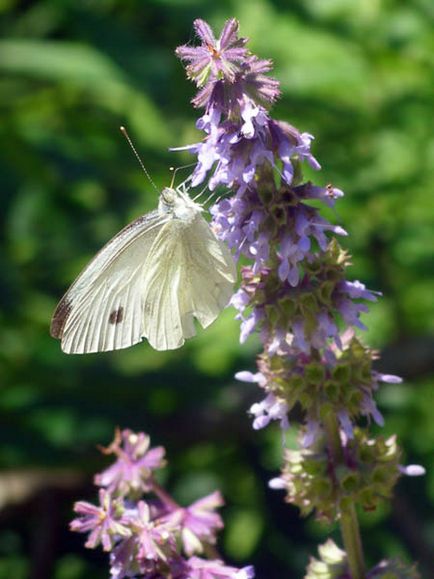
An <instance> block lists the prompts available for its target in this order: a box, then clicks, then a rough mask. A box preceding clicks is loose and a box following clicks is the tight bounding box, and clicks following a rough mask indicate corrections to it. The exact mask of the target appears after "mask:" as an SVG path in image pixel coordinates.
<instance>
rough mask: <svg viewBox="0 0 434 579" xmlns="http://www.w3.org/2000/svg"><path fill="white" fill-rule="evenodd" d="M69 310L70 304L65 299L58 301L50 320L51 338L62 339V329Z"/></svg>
mask: <svg viewBox="0 0 434 579" xmlns="http://www.w3.org/2000/svg"><path fill="white" fill-rule="evenodd" d="M71 309H72V306H71V302H69V301H67V300H65V299H62V300H60V302H59V303H58V305H57V308H56V310H55V312H54V314H53V318H52V320H51V326H50V334H51V335H52V336H53V338H58V339H59V340H60V339H62V334H63V328H64V327H65V322H66V320H67V318H68V316H69V313H70V312H71Z"/></svg>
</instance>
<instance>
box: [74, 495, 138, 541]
mask: <svg viewBox="0 0 434 579" xmlns="http://www.w3.org/2000/svg"><path fill="white" fill-rule="evenodd" d="M99 501H100V506H99V507H97V506H95V505H92V504H90V503H87V502H85V501H78V502H76V503H75V505H74V511H75V512H76V513H78V514H79V515H80V516H79V517H78V518H77V519H74V520H73V521H71V523H70V529H71V531H76V532H78V533H87V532H89V531H90V534H89V537H88V539H87V541H86V543H85V545H86V547H87V548H88V549H95V547H97V546H98V545H99V544H100V543H101V544H102V546H103V549H104V551H110V550H111V549H112V547H113V544H114V543H115V542H116V541H117V540H118V539H119V538H121V537H124V538H125V537H129V536H130V535H131V531H130V530H129V529H128V526H127V525H126V524H125V521H123V520H122V517H121V514H119V512H120V513H122V511H123V508H122V504H121V502H120V500H119V499H112V497H111V495H110V493H109V492H108V491H106V490H104V489H101V490H100V491H99Z"/></svg>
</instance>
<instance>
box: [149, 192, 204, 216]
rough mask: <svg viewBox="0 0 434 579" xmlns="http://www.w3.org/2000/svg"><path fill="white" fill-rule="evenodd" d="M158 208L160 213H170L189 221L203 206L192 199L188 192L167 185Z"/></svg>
mask: <svg viewBox="0 0 434 579" xmlns="http://www.w3.org/2000/svg"><path fill="white" fill-rule="evenodd" d="M158 210H159V212H160V213H170V214H172V215H173V217H174V218H176V219H180V220H181V221H187V222H189V221H192V220H193V219H194V218H195V216H196V215H197V214H198V213H200V212H201V211H202V207H201V205H199V204H198V203H195V202H194V201H193V200H192V199H190V197H189V196H188V195H187V193H185V192H183V191H181V190H179V189H172V188H171V187H165V188H164V189H163V190H162V192H161V194H160V201H159V204H158Z"/></svg>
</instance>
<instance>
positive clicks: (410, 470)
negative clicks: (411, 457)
mask: <svg viewBox="0 0 434 579" xmlns="http://www.w3.org/2000/svg"><path fill="white" fill-rule="evenodd" d="M399 470H400V472H401V473H402V474H405V475H407V476H423V475H424V474H426V470H425V468H424V467H423V466H422V465H420V464H408V465H407V466H403V465H400V466H399Z"/></svg>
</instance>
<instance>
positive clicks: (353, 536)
mask: <svg viewBox="0 0 434 579" xmlns="http://www.w3.org/2000/svg"><path fill="white" fill-rule="evenodd" d="M339 522H340V527H341V533H342V539H343V542H344V547H345V551H346V553H347V556H348V566H349V568H350V573H351V577H352V579H363V578H364V576H365V562H364V559H363V549H362V541H361V538H360V531H359V522H358V520H357V513H356V509H355V507H354V504H353V503H350V504H349V505H348V506H346V507H345V508H342V509H341V518H340V521H339Z"/></svg>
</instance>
